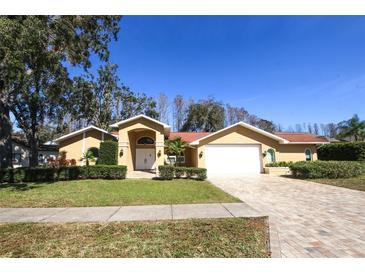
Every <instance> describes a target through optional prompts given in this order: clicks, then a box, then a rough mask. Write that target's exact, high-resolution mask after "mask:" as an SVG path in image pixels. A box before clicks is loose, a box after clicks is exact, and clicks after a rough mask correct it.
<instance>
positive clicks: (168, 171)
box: [158, 165, 175, 180]
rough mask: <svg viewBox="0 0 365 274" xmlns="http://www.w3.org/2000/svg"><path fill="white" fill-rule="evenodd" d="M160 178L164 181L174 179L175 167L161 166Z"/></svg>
mask: <svg viewBox="0 0 365 274" xmlns="http://www.w3.org/2000/svg"><path fill="white" fill-rule="evenodd" d="M158 171H159V178H160V179H162V180H172V179H173V178H174V173H175V168H174V167H173V166H169V165H167V166H159V167H158Z"/></svg>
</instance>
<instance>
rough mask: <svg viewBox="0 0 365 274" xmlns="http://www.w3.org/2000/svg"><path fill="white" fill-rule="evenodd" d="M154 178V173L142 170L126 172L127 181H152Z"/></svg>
mask: <svg viewBox="0 0 365 274" xmlns="http://www.w3.org/2000/svg"><path fill="white" fill-rule="evenodd" d="M156 176H157V175H156V173H153V172H148V171H142V170H133V171H128V172H127V179H153V178H155V177H156Z"/></svg>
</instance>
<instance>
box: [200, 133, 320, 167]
mask: <svg viewBox="0 0 365 274" xmlns="http://www.w3.org/2000/svg"><path fill="white" fill-rule="evenodd" d="M209 144H241V145H243V144H258V145H260V146H261V153H263V152H264V151H267V150H268V149H270V148H272V149H274V150H275V156H276V161H293V162H296V161H303V160H305V154H304V150H305V149H306V148H310V149H311V151H312V154H313V160H317V149H316V146H315V145H312V144H310V145H301V144H293V145H288V144H280V143H279V142H278V141H276V140H274V139H272V138H269V137H266V136H264V135H262V134H259V133H257V132H255V131H252V130H250V129H247V128H244V127H242V126H236V127H233V128H230V129H228V130H225V131H223V132H221V133H218V134H216V135H214V136H212V137H208V138H206V139H205V140H202V141H201V142H200V144H199V145H198V146H197V153H196V155H194V157H195V161H196V163H197V166H198V167H205V153H204V150H205V146H206V145H209ZM201 153H202V157H200V154H201ZM262 159H263V163H262V166H263V167H264V166H265V164H266V161H267V157H263V158H262Z"/></svg>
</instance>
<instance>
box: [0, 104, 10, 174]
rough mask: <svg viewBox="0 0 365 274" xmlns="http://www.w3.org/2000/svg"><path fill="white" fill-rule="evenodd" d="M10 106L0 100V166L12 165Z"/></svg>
mask: <svg viewBox="0 0 365 274" xmlns="http://www.w3.org/2000/svg"><path fill="white" fill-rule="evenodd" d="M11 129H12V125H11V121H10V111H9V108H8V107H7V106H6V105H5V104H4V103H3V102H2V101H1V100H0V167H1V168H7V167H12V166H13V163H12V158H13V148H12V141H11Z"/></svg>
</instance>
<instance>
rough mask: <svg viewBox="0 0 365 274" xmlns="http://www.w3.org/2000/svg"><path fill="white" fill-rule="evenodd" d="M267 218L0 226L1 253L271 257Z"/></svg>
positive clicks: (4, 255)
mask: <svg viewBox="0 0 365 274" xmlns="http://www.w3.org/2000/svg"><path fill="white" fill-rule="evenodd" d="M267 231H268V227H267V222H266V219H265V218H227V219H204V220H203V219H201V220H183V221H159V222H124V223H121V222H111V223H67V224H55V223H53V224H52V223H17V224H0V246H1V248H0V257H42V258H43V257H76V258H80V257H81V258H84V257H129V258H131V257H268V256H269V252H268V235H267Z"/></svg>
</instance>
